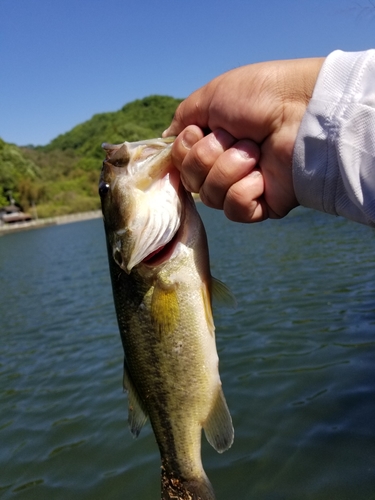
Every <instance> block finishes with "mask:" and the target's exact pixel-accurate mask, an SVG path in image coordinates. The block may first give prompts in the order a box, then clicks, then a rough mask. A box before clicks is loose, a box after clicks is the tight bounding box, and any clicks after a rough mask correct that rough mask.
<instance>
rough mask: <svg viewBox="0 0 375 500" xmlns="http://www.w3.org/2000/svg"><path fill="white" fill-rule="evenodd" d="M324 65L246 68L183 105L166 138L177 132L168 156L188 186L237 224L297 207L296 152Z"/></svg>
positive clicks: (281, 64) (299, 63) (318, 62)
mask: <svg viewBox="0 0 375 500" xmlns="http://www.w3.org/2000/svg"><path fill="white" fill-rule="evenodd" d="M323 61H324V59H323V58H316V59H299V60H291V61H275V62H266V63H259V64H252V65H248V66H243V67H240V68H237V69H234V70H232V71H229V72H227V73H224V74H223V75H221V76H219V77H217V78H215V79H214V80H212V81H211V82H209V83H208V84H207V85H205V86H204V87H202V88H201V89H199V90H197V91H195V92H194V93H193V94H191V95H190V96H189V97H188V98H187V99H186V100H185V101H183V102H182V103H181V104H180V105H179V107H178V108H177V110H176V113H175V116H174V118H173V121H172V123H171V125H170V127H169V128H168V129H167V130H166V131H165V132H164V134H163V136H164V137H166V136H169V135H178V134H179V135H178V137H177V139H176V141H175V143H174V145H173V149H172V156H173V162H174V164H175V165H176V167H177V168H178V169H179V170H180V172H181V179H182V182H183V184H184V185H185V187H186V188H187V189H188V190H189V191H192V192H196V193H199V194H200V197H201V199H202V201H203V202H204V203H205V204H206V205H208V206H210V207H213V208H219V209H223V210H224V212H225V214H226V216H227V217H228V218H229V219H231V220H234V221H237V222H258V221H261V220H264V219H267V218H269V217H270V218H280V217H284V216H285V215H286V214H287V213H288V212H289V211H290V210H291V209H292V208H294V207H296V206H297V205H298V202H297V199H296V196H295V193H294V188H293V179H292V156H293V148H294V143H295V140H296V136H297V132H298V128H299V125H300V123H301V120H302V117H303V115H304V113H305V111H306V107H307V104H308V102H309V100H310V98H311V95H312V92H313V89H314V86H315V82H316V79H317V77H318V74H319V71H320V68H321V66H322V64H323ZM207 129H209V130H210V131H211V132H210V133H208V135H205V134H204V130H207Z"/></svg>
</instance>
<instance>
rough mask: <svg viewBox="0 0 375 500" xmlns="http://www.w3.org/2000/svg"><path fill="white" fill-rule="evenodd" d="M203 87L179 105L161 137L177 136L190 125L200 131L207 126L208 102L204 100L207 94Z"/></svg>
mask: <svg viewBox="0 0 375 500" xmlns="http://www.w3.org/2000/svg"><path fill="white" fill-rule="evenodd" d="M205 87H207V85H206V86H205ZM205 87H202V88H201V89H198V90H196V91H195V92H193V93H192V94H190V95H189V97H187V98H186V99H185V100H184V101H182V102H181V103H180V104H179V106H178V107H177V109H176V111H175V114H174V117H173V119H172V122H171V124H170V125H169V127H168V128H167V129H166V130H165V131H164V132H163V137H169V136H172V135H178V134H180V133H181V132H182V131H183V130H184V128H185V127H186V126H187V125H190V124H195V125H197V126H199V127H200V128H202V129H204V128H206V127H207V126H208V109H207V103H208V101H207V98H204V95H205V94H206V93H207V91H205Z"/></svg>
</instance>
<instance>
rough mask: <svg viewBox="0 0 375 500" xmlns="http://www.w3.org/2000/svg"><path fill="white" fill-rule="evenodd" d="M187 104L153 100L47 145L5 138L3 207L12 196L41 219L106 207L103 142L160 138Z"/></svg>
mask: <svg viewBox="0 0 375 500" xmlns="http://www.w3.org/2000/svg"><path fill="white" fill-rule="evenodd" d="M180 101H181V100H179V99H174V98H172V97H168V96H150V97H146V98H144V99H142V100H136V101H133V102H131V103H129V104H126V105H125V106H124V107H123V108H122V109H120V110H119V111H116V112H111V113H101V114H97V115H94V116H93V117H92V118H91V119H90V120H88V121H87V122H84V123H81V124H79V125H77V126H76V127H74V128H73V129H72V130H71V131H69V132H67V133H66V134H62V135H59V136H58V137H56V139H54V140H53V141H51V142H50V143H49V144H48V145H47V146H43V147H42V146H38V147H18V146H16V145H14V144H8V143H5V142H4V141H2V140H1V139H0V206H2V205H6V204H8V203H9V197H10V196H12V197H13V198H14V199H15V201H16V203H18V204H20V205H21V207H22V208H23V209H24V210H25V211H27V210H29V209H30V206H32V205H35V206H36V207H37V211H38V215H39V217H49V216H54V215H63V214H68V213H75V212H82V211H86V210H94V209H97V208H99V207H100V202H99V197H98V194H97V193H98V179H99V173H100V168H101V163H102V160H103V158H104V153H103V150H102V148H101V144H102V143H103V142H109V143H114V144H116V143H120V142H124V141H125V140H126V141H137V140H142V139H151V138H152V137H159V136H160V135H161V133H162V132H163V130H165V128H166V127H167V126H168V125H169V123H170V121H171V119H172V117H173V114H174V111H175V109H176V107H177V105H178V104H179V102H180Z"/></svg>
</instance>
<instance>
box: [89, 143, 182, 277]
mask: <svg viewBox="0 0 375 500" xmlns="http://www.w3.org/2000/svg"><path fill="white" fill-rule="evenodd" d="M172 143H173V138H167V139H150V140H145V141H139V142H124V143H123V144H118V145H111V144H106V143H105V144H103V148H104V149H105V151H106V159H105V160H104V162H103V168H102V172H101V176H100V181H99V194H100V198H101V203H102V212H103V218H104V225H105V230H106V234H107V239H108V243H109V245H110V248H111V250H112V255H113V258H114V260H115V261H116V263H117V264H118V265H119V266H120V267H121V268H122V269H123V270H124V271H125V272H127V273H128V274H129V273H130V272H131V270H132V269H133V268H134V267H135V266H137V265H138V264H140V263H141V262H143V261H145V260H147V259H149V258H150V257H151V256H152V255H154V254H155V253H157V252H158V251H159V250H160V249H162V248H163V247H165V245H167V244H168V243H169V242H170V241H171V240H172V238H173V237H174V235H175V234H176V233H177V231H178V229H179V227H180V224H181V212H182V204H181V201H180V197H179V190H180V176H179V172H178V170H177V169H175V167H174V166H173V164H172V160H171V149H172Z"/></svg>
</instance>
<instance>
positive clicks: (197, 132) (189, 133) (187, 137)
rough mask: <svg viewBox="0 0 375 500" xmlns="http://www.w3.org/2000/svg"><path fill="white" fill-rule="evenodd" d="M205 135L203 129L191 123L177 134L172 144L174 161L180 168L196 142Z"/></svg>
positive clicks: (179, 168)
mask: <svg viewBox="0 0 375 500" xmlns="http://www.w3.org/2000/svg"><path fill="white" fill-rule="evenodd" d="M203 137H204V133H203V131H202V130H201V129H200V128H199V127H197V126H196V125H189V126H188V127H186V129H184V130H183V131H182V132H181V133H180V135H178V136H177V138H176V140H175V141H174V144H173V146H172V161H173V164H174V166H175V167H176V168H178V170H181V166H182V162H183V161H184V159H185V157H186V155H187V154H188V153H189V151H190V150H191V148H192V147H193V146H194V144H196V143H197V142H198V141H199V140H201V139H203Z"/></svg>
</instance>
